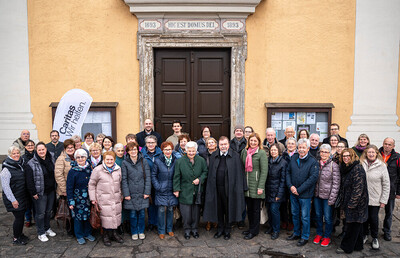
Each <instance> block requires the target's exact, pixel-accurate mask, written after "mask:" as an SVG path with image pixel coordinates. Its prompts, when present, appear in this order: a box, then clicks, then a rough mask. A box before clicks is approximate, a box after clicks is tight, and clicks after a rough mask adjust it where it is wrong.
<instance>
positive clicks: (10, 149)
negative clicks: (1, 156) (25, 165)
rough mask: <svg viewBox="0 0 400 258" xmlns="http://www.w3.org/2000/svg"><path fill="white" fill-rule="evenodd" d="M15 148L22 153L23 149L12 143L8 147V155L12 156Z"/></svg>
mask: <svg viewBox="0 0 400 258" xmlns="http://www.w3.org/2000/svg"><path fill="white" fill-rule="evenodd" d="M15 150H17V151H18V152H19V154H21V150H20V149H19V148H18V147H17V146H15V145H12V146H10V147H9V148H8V156H11V154H12V152H13V151H15Z"/></svg>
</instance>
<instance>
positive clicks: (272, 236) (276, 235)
mask: <svg viewBox="0 0 400 258" xmlns="http://www.w3.org/2000/svg"><path fill="white" fill-rule="evenodd" d="M278 237H279V232H273V233H272V234H271V239H272V240H275V239H277V238H278Z"/></svg>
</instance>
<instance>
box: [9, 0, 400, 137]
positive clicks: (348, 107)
mask: <svg viewBox="0 0 400 258" xmlns="http://www.w3.org/2000/svg"><path fill="white" fill-rule="evenodd" d="M22 2H23V1H22ZM142 2H143V1H134V0H132V1H128V0H126V1H123V0H103V1H78V0H71V1H63V2H62V3H60V2H58V1H50V0H39V1H36V0H35V1H33V0H32V1H27V2H26V8H27V32H28V33H27V37H28V38H27V39H28V53H29V56H28V59H29V87H30V95H29V97H30V103H29V108H28V109H30V112H31V113H32V115H33V118H32V120H31V121H32V123H33V125H34V127H36V130H37V138H38V139H40V140H43V141H46V142H47V141H48V140H49V132H50V131H51V130H52V109H51V108H50V107H49V105H50V103H52V102H58V101H60V99H61V97H62V96H63V95H64V94H65V93H66V92H67V91H68V90H70V89H74V88H79V89H82V90H84V91H86V92H88V93H89V94H90V95H91V96H92V98H93V101H94V102H118V106H117V107H116V116H117V120H116V128H117V135H118V137H117V141H118V142H125V139H124V136H125V135H126V134H128V133H132V132H133V133H136V132H139V131H140V130H142V126H141V123H142V122H143V119H144V118H145V116H147V115H149V116H150V117H151V118H154V117H152V116H154V114H153V113H152V111H151V108H150V111H149V112H147V111H143V109H146V105H147V102H145V101H144V100H146V97H147V96H144V95H146V94H148V92H147V91H143V90H142V89H141V87H142V85H145V84H146V82H144V80H145V78H146V77H143V69H145V68H146V65H147V64H146V63H144V61H143V60H148V59H141V58H140V56H139V55H140V53H141V49H140V47H141V46H140V44H141V43H140V42H141V40H142V38H143V37H142V35H143V34H141V31H140V26H141V25H140V24H141V21H142V20H143V21H146V19H148V20H154V19H155V20H157V19H164V20H163V22H165V21H166V20H165V19H166V18H165V17H168V15H170V17H172V18H175V19H177V17H179V19H181V20H185V19H186V20H193V19H194V18H199V19H206V20H207V19H208V20H210V19H211V18H210V17H212V18H214V17H216V16H218V17H219V19H220V20H221V21H224V20H223V19H225V18H226V17H227V18H226V19H236V18H235V17H238V18H237V19H243V20H244V21H245V28H244V30H245V31H244V33H243V34H242V35H244V40H243V42H244V43H243V46H244V48H243V49H245V51H246V53H244V56H245V59H244V60H245V62H244V71H242V73H244V76H243V83H240V82H239V83H238V84H237V85H241V86H240V87H243V89H244V96H242V97H244V99H243V102H241V103H242V104H241V103H239V104H238V103H236V102H235V101H233V100H232V98H231V102H232V103H233V102H235V103H236V104H235V103H233V104H232V106H231V110H232V112H234V111H233V110H234V109H235V108H234V107H236V106H240V105H242V106H243V105H244V107H243V114H239V115H237V117H239V118H237V117H236V115H233V116H231V117H232V119H231V121H230V122H231V128H232V127H233V126H234V125H235V123H242V122H244V124H245V125H251V126H253V128H254V129H255V131H256V132H259V133H260V135H261V136H262V137H263V136H264V132H265V129H266V127H267V124H268V121H267V120H268V118H267V109H266V107H265V103H331V104H333V105H334V108H333V109H332V117H331V122H335V123H338V124H340V125H341V134H342V135H343V136H346V132H347V130H348V128H349V126H350V127H351V125H352V116H353V117H357V114H355V110H356V109H357V108H355V100H357V96H355V93H354V92H355V87H356V85H355V84H357V83H358V82H356V81H357V78H358V77H357V76H358V75H357V74H358V72H357V71H358V68H357V67H358V66H359V65H360V64H359V63H358V59H357V53H358V50H357V35H356V27H357V26H358V25H357V17H358V12H365V11H363V10H364V9H362V7H363V6H361V7H358V4H359V3H358V2H360V1H356V0H335V1H319V0H313V1H293V0H261V1H254V0H251V1H215V5H216V6H218V8H214V9H212V8H208V9H207V7H206V6H202V5H201V4H199V3H197V5H198V6H196V3H195V2H196V1H183V2H188V4H189V5H192V6H194V7H193V8H194V9H190V8H188V7H187V6H186V7H182V6H180V5H179V4H177V3H176V2H179V1H147V2H154V3H158V4H159V5H160V7H159V8H161V9H162V13H163V14H162V15H163V17H160V16H159V15H160V13H158V12H156V11H154V9H151V8H154V7H149V6H144V5H143V3H142ZM145 2H146V1H145ZM159 2H160V3H159ZM165 2H170V3H169V5H166V4H165ZM181 2H182V1H181ZM197 2H199V1H197ZM207 2H208V1H207ZM211 2H212V1H211ZM227 2H231V3H227ZM239 2H240V3H241V4H242V5H243V6H245V7H246V8H249V11H240V13H239V12H238V11H237V10H235V9H234V7H235V6H237V5H238V4H239ZM369 2H371V1H369ZM389 2H391V3H390V4H391V5H392V6H390V4H388V5H386V7H385V8H386V9H387V10H389V9H391V8H393V7H394V6H397V5H398V4H397V3H396V2H395V1H389ZM370 4H373V3H370ZM174 5H176V6H175V7H174ZM146 8H147V9H146ZM180 8H181V9H180ZM182 8H183V9H182ZM185 8H186V9H187V11H185V10H186V9H185ZM196 8H197V11H193V10H196ZM202 8H204V9H202ZM224 8H226V9H224ZM240 8H242V7H240ZM243 8H244V7H243ZM251 8H254V10H253V11H251ZM363 8H371V7H370V6H367V7H363ZM210 10H214V12H211V11H210ZM220 10H223V11H220ZM368 10H369V9H368ZM371 11H373V10H371ZM218 12H219V13H218ZM361 14H362V15H364V14H363V13H361ZM361 14H360V17H362V16H361ZM171 15H172V16H171ZM393 15H394V16H395V14H393ZM172 18H171V19H172ZM394 19H397V18H394ZM361 22H362V21H361ZM163 25H164V24H163ZM219 26H221V30H222V29H223V28H222V22H221V24H219ZM394 29H396V28H394ZM182 33H183V34H184V33H186V32H185V31H183V32H182ZM204 33H206V32H204ZM187 34H190V32H188V33H187ZM221 34H222V33H221ZM229 35H231V34H229ZM232 35H233V34H232ZM223 37H225V38H227V37H228V36H225V35H223V36H221V38H223ZM235 37H236V36H235ZM160 38H161V39H162V40H165V39H164V38H165V37H164V38H163V36H161V37H160ZM146 42H148V41H146ZM221 42H222V41H221ZM180 44H181V45H179V47H182V46H183V43H182V42H180ZM196 46H199V45H194V47H196ZM144 47H145V46H144ZM188 47H189V48H190V47H193V46H190V44H189V45H188ZM213 47H215V45H213ZM359 49H362V48H361V47H360V48H359ZM371 51H375V50H371ZM151 53H152V52H151ZM394 53H395V54H396V52H394ZM392 54H393V53H392ZM232 55H233V52H232ZM396 58H397V67H395V68H396V69H395V71H391V73H396V74H397V81H396V83H397V84H396V85H394V86H395V91H393V92H392V90H393V87H394V86H393V85H392V86H391V88H390V92H388V94H390V95H395V97H394V100H393V98H392V99H391V100H389V101H391V102H392V103H391V105H394V111H393V112H391V114H390V116H391V117H392V116H396V115H397V116H399V114H400V105H399V102H398V101H397V100H396V99H400V95H398V94H400V93H399V90H398V85H399V84H400V83H399V76H398V74H399V53H398V49H397V57H396ZM371 61H372V60H371ZM141 69H142V70H141ZM141 71H142V72H141ZM364 73H365V71H364ZM380 76H381V75H380ZM238 78H239V77H238ZM240 78H242V77H240ZM232 80H234V79H232ZM149 84H150V82H149ZM235 85H236V84H234V83H233V82H231V87H235ZM381 87H384V86H381ZM149 89H150V90H151V89H152V88H151V87H150V88H149ZM149 89H147V90H149ZM383 90H384V91H385V90H386V89H383ZM387 90H388V91H389V89H387ZM232 91H233V89H232ZM239 95H240V94H239ZM371 97H372V96H371ZM150 99H151V101H154V99H152V98H150ZM239 99H240V97H239ZM146 101H147V100H146ZM365 101H368V102H372V103H373V101H374V100H373V99H365ZM239 102H240V101H239ZM235 105H236V106H235ZM146 112H147V113H146ZM239 113H240V112H239ZM391 119H392V120H391V121H392V122H393V121H394V122H393V123H394V124H391V125H390V126H391V128H394V129H391V130H389V131H390V132H387V133H386V134H387V135H388V136H390V135H393V137H397V136H398V132H399V131H398V129H397V130H396V128H395V127H397V126H396V123H397V125H400V123H399V121H398V119H397V117H396V118H395V119H394V118H391ZM393 119H394V120H393ZM397 128H398V127H397ZM21 129H22V128H21ZM350 129H351V128H350ZM352 130H353V131H354V132H355V134H356V133H359V131H358V129H352ZM374 130H375V129H372V130H370V129H366V132H367V133H368V132H371V134H373V131H374ZM376 130H377V131H379V128H378V129H376ZM381 131H382V130H381ZM383 131H385V130H383ZM18 134H19V132H18V130H15V136H18ZM380 135H381V134H380V133H379V134H378V135H377V136H376V137H375V138H374V137H372V138H374V140H376V141H377V142H376V144H381V142H379V141H380V140H383V139H380V138H379V137H381V136H380ZM347 137H348V138H349V135H347ZM350 138H351V139H350V141H351V142H353V143H354V141H355V140H356V139H354V136H350Z"/></svg>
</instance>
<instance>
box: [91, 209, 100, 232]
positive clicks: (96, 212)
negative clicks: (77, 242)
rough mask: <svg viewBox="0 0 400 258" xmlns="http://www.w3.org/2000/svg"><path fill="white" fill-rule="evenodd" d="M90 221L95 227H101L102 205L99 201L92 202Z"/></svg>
mask: <svg viewBox="0 0 400 258" xmlns="http://www.w3.org/2000/svg"><path fill="white" fill-rule="evenodd" d="M89 222H90V225H91V226H92V228H93V229H98V228H100V227H101V219H100V207H99V205H98V204H97V203H96V204H92V206H91V207H90V218H89Z"/></svg>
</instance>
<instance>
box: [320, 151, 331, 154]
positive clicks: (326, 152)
mask: <svg viewBox="0 0 400 258" xmlns="http://www.w3.org/2000/svg"><path fill="white" fill-rule="evenodd" d="M319 153H325V154H328V153H329V151H320V152H319Z"/></svg>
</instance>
